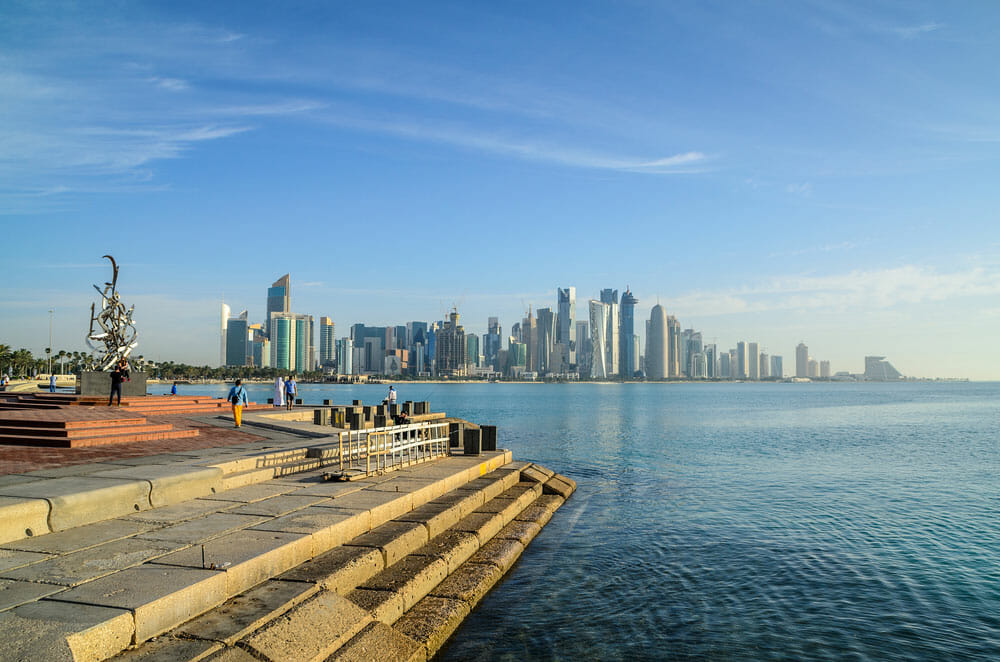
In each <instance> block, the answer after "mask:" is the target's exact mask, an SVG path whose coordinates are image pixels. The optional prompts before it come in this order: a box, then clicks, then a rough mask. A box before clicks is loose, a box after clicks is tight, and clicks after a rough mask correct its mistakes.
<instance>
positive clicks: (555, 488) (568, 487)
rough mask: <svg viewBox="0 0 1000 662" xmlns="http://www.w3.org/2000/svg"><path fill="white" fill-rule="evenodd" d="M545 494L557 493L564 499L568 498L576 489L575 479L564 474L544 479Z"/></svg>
mask: <svg viewBox="0 0 1000 662" xmlns="http://www.w3.org/2000/svg"><path fill="white" fill-rule="evenodd" d="M543 489H544V490H545V494H558V495H559V496H561V497H562V498H564V499H568V498H569V497H570V495H571V494H573V492H575V491H576V481H574V480H573V479H572V478H567V477H566V476H561V475H559V474H556V475H555V476H553V477H552V478H549V479H548V480H547V481H545V487H544V488H543Z"/></svg>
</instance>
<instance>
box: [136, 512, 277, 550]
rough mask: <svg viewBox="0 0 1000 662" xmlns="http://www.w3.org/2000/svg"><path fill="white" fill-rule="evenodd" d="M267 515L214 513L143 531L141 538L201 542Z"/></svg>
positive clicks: (190, 542) (260, 519)
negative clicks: (154, 529)
mask: <svg viewBox="0 0 1000 662" xmlns="http://www.w3.org/2000/svg"><path fill="white" fill-rule="evenodd" d="M266 520H267V518H266V517H254V516H253V515H234V514H232V513H228V512H226V513H214V514H212V515H206V516H204V517H200V518H198V519H193V520H190V521H187V522H181V523H180V524H174V525H173V526H168V527H165V528H162V529H158V530H156V531H150V532H148V533H143V534H142V535H140V536H137V537H139V538H145V539H147V540H169V541H171V542H185V543H188V544H191V545H193V544H195V543H201V542H204V541H206V540H211V539H212V538H218V537H219V536H223V535H225V534H227V533H231V532H232V531H235V530H238V529H245V528H247V527H250V526H254V525H255V524H260V523H261V522H264V521H266Z"/></svg>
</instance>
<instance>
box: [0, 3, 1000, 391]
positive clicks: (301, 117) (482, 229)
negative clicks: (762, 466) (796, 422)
mask: <svg viewBox="0 0 1000 662" xmlns="http://www.w3.org/2000/svg"><path fill="white" fill-rule="evenodd" d="M0 18H2V19H3V20H2V21H0V63H2V66H0V98H3V99H4V102H3V104H0V146H2V147H0V219H2V221H0V222H2V223H3V224H4V237H5V250H3V251H2V253H0V255H2V257H3V261H2V263H0V264H2V267H3V272H4V278H3V281H2V284H0V312H2V320H3V321H2V326H0V342H3V343H8V344H11V345H12V346H14V348H15V349H16V348H18V347H26V348H28V349H30V350H32V351H33V352H34V353H35V354H36V355H39V354H42V352H43V350H44V348H45V347H46V346H47V342H48V325H49V315H48V310H49V309H55V314H54V333H53V336H54V337H53V347H54V348H55V349H57V350H58V349H69V350H74V349H76V350H82V349H84V348H85V344H84V336H85V335H86V332H87V328H88V323H89V308H90V304H91V303H92V302H93V301H95V299H96V298H97V293H96V292H95V291H94V290H93V288H92V287H91V285H92V284H94V283H103V282H104V281H105V280H108V279H109V276H110V268H109V266H108V264H107V261H106V260H102V259H101V258H100V256H101V255H103V254H105V253H110V254H111V255H114V256H115V258H116V259H117V260H118V261H119V263H120V264H121V274H120V277H119V285H120V289H121V292H122V295H123V297H124V301H125V303H126V304H127V305H132V304H135V306H136V314H135V317H136V321H137V324H138V326H139V332H140V338H139V340H140V347H139V349H138V350H137V353H141V354H143V355H145V356H146V357H148V358H153V359H158V360H162V359H171V360H176V361H184V362H188V363H195V364H199V365H200V364H206V363H207V364H210V365H214V364H216V363H217V362H218V353H219V350H218V346H219V344H218V326H219V320H218V316H219V304H220V302H221V300H222V299H223V298H224V299H225V301H226V303H227V304H229V305H230V306H231V307H232V310H233V312H234V313H237V312H239V311H240V310H243V309H244V308H245V309H248V310H249V313H250V318H251V321H260V320H261V319H262V318H263V315H264V301H265V290H266V288H267V286H268V285H270V283H271V282H273V281H274V280H275V279H277V278H278V277H280V276H281V275H283V274H285V273H289V274H290V275H291V307H292V310H293V311H294V312H299V313H305V314H311V315H313V316H315V317H316V319H317V322H318V318H319V317H320V316H324V315H328V316H330V317H331V318H333V320H334V322H335V323H336V325H337V336H338V337H343V336H346V335H348V334H349V327H350V325H351V324H353V323H356V322H363V323H365V324H368V325H379V326H381V325H388V324H405V323H406V322H408V321H412V320H421V321H428V322H431V321H435V320H439V319H443V318H444V316H445V314H446V312H447V310H448V309H450V308H451V307H452V306H457V307H458V310H459V313H460V314H461V321H462V323H463V324H464V325H465V327H466V329H467V330H468V331H474V332H476V333H482V332H484V331H485V329H486V323H487V317H489V316H496V317H499V318H500V322H501V324H502V326H503V333H504V335H505V336H506V335H507V334H508V333H509V331H510V327H511V325H512V324H513V323H514V322H516V321H519V320H520V319H521V318H522V317H523V316H524V312H525V310H526V309H527V307H528V305H529V304H530V305H531V306H532V308H533V309H537V308H539V307H550V308H553V309H555V308H556V288H557V287H566V286H574V287H576V290H577V312H578V315H577V316H578V318H586V313H585V311H586V301H587V300H588V299H590V298H597V295H598V293H599V290H600V289H602V288H613V289H617V290H619V292H621V291H624V290H625V288H626V287H627V286H628V287H631V289H632V292H633V293H634V294H635V296H636V297H637V298H638V299H639V301H640V304H639V305H638V306H637V308H636V318H637V320H636V327H637V332H638V333H640V335H642V334H643V329H642V324H641V322H640V321H639V320H640V319H648V318H649V310H650V308H651V307H652V306H653V305H654V304H655V303H656V302H657V300H659V301H660V303H661V304H662V305H663V306H664V307H665V308H666V309H667V312H668V313H669V314H671V315H675V316H676V317H677V318H678V320H679V321H680V323H681V325H682V327H683V328H694V329H695V330H698V331H700V332H702V334H703V337H704V339H705V342H715V343H717V344H718V346H719V349H720V350H724V349H728V348H729V347H733V346H735V344H736V342H737V341H740V340H745V341H748V342H758V343H759V344H760V345H761V349H762V351H767V352H768V353H770V354H779V355H781V356H783V357H784V361H785V371H786V374H787V373H788V372H789V371H790V367H791V368H792V369H793V366H794V348H795V345H796V344H797V343H799V342H800V341H802V342H805V343H806V344H807V345H808V346H809V349H810V353H811V354H812V355H813V357H814V358H816V359H817V360H829V361H830V363H831V367H832V369H833V370H834V371H835V372H836V371H849V372H862V371H863V368H864V366H863V361H864V356H865V355H879V356H886V357H887V358H888V360H889V361H890V362H892V363H893V364H894V365H895V366H896V367H897V368H898V369H899V370H900V371H901V372H902V373H904V374H906V375H908V376H913V377H956V378H962V377H965V378H970V379H976V380H996V379H1000V347H998V346H997V345H996V343H994V342H992V341H991V338H995V337H997V335H998V333H1000V219H998V218H997V217H998V212H997V210H998V209H1000V204H998V203H1000V187H997V186H996V182H997V181H1000V177H998V175H1000V173H998V157H1000V153H998V150H997V146H998V144H1000V120H998V119H997V118H1000V112H998V111H1000V92H998V88H997V86H996V84H995V74H994V71H993V70H994V68H995V65H994V63H995V62H996V61H998V59H1000V34H998V32H1000V20H998V19H1000V6H994V5H990V4H982V5H970V6H962V5H959V6H941V5H939V4H936V3H907V4H906V5H905V6H903V5H899V4H897V3H889V2H884V3H882V2H877V3H861V2H831V3H817V4H811V3H806V4H794V3H793V4H788V3H767V2H765V3H755V4H752V5H751V4H746V5H731V6H726V5H706V4H700V3H695V4H688V3H684V4H677V5H670V4H659V3H644V2H627V3H616V4H608V3H601V2H577V3H565V4H564V3H543V4H541V5H537V4H531V3H524V4H522V3H513V4H503V5H491V4H484V5H479V4H471V5H470V4H468V3H432V4H429V5H414V4H412V3H403V2H381V3H366V4H362V5H350V4H347V5H332V6H329V5H326V4H322V3H311V2H306V3H284V4H282V5H280V6H273V5H267V4H258V3H239V4H229V3H219V4H210V5H202V4H200V3H184V2H181V3H156V2H139V3H129V4H128V5H120V4H116V3H87V4H83V5H81V4H78V3H68V2H66V3H64V2H12V3H8V4H6V5H5V6H4V8H3V9H0Z"/></svg>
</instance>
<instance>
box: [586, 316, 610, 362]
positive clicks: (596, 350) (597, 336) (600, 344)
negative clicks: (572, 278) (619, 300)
mask: <svg viewBox="0 0 1000 662" xmlns="http://www.w3.org/2000/svg"><path fill="white" fill-rule="evenodd" d="M609 308H610V305H609V304H606V303H603V302H601V301H595V300H594V299H591V300H590V346H591V354H590V376H591V378H593V379H607V378H608V363H607V361H608V352H607V333H608V312H609Z"/></svg>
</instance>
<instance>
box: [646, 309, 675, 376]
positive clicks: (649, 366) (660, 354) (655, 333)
mask: <svg viewBox="0 0 1000 662" xmlns="http://www.w3.org/2000/svg"><path fill="white" fill-rule="evenodd" d="M646 329H647V331H646V378H647V379H666V378H667V377H668V376H669V373H668V368H667V311H666V310H664V308H663V306H661V305H660V304H656V305H655V306H653V309H652V311H650V315H649V326H647V327H646Z"/></svg>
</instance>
